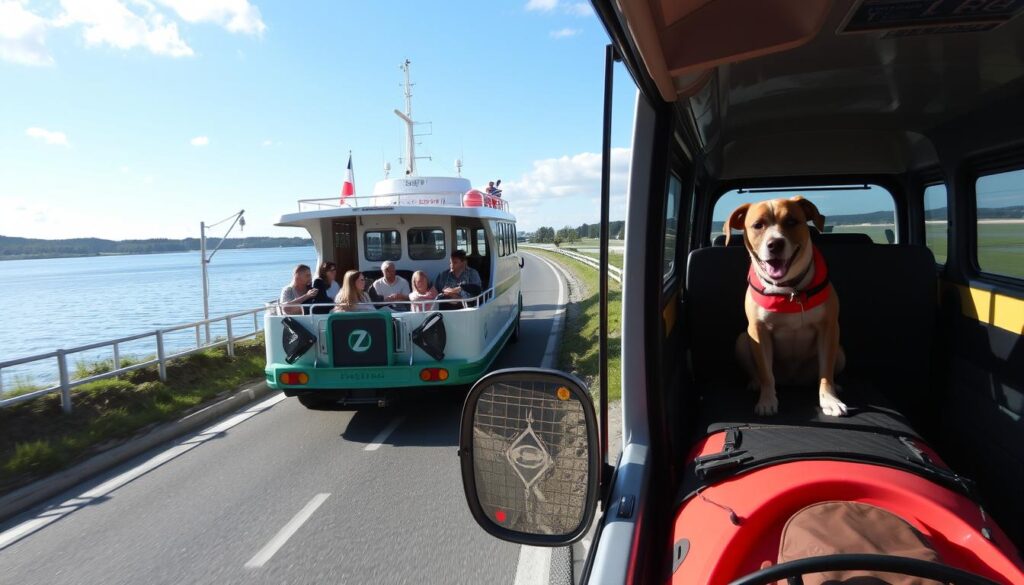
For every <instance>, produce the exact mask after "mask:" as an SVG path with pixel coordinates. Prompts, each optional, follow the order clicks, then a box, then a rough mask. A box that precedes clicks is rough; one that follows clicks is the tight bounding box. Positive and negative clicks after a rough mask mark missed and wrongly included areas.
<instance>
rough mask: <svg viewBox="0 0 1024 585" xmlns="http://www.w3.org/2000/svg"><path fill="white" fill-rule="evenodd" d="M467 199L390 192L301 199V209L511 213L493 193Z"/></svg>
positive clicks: (507, 206)
mask: <svg viewBox="0 0 1024 585" xmlns="http://www.w3.org/2000/svg"><path fill="white" fill-rule="evenodd" d="M429 197H437V198H439V199H440V202H438V203H424V202H423V201H424V198H429ZM454 197H457V198H458V200H459V203H458V204H454V203H448V200H449V198H454ZM466 203H467V202H466V200H465V199H463V196H462V195H460V194H457V193H436V194H431V193H388V194H382V195H360V196H355V195H350V196H348V197H345V198H344V199H342V198H340V197H320V198H316V199H299V211H308V209H306V208H310V207H311V208H313V210H322V209H342V208H346V207H350V208H353V209H358V208H360V207H381V206H393V205H410V206H414V207H415V206H429V207H482V208H490V209H500V210H501V211H506V212H509V213H511V210H510V209H509V205H508V201H506V200H504V199H502V198H501V197H494V196H493V195H486V194H485V195H483V196H482V198H481V199H480V202H479V204H477V205H467V204H466Z"/></svg>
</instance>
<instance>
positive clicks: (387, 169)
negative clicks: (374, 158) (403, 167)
mask: <svg viewBox="0 0 1024 585" xmlns="http://www.w3.org/2000/svg"><path fill="white" fill-rule="evenodd" d="M389 174H391V163H389V162H387V161H384V178H385V179H386V178H388V175H389Z"/></svg>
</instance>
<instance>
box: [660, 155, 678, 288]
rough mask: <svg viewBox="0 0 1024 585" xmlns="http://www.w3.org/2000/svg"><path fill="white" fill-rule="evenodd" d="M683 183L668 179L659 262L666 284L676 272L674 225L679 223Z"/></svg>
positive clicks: (674, 177) (671, 177) (672, 178)
mask: <svg viewBox="0 0 1024 585" xmlns="http://www.w3.org/2000/svg"><path fill="white" fill-rule="evenodd" d="M682 193H683V182H682V181H681V180H679V177H677V176H675V175H674V174H673V175H670V176H669V179H668V198H667V200H666V201H665V251H664V256H662V260H661V277H662V282H668V280H669V279H670V278H672V275H673V274H674V273H675V271H676V225H677V222H678V221H679V198H680V197H681V196H682Z"/></svg>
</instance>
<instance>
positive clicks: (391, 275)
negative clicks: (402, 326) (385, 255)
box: [373, 260, 411, 311]
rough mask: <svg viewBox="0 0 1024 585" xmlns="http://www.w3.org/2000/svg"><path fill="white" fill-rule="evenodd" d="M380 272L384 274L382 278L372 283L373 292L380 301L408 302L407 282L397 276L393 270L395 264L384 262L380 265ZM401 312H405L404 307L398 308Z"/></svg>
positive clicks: (396, 272)
mask: <svg viewBox="0 0 1024 585" xmlns="http://www.w3.org/2000/svg"><path fill="white" fill-rule="evenodd" d="M380 271H381V272H383V273H384V276H382V277H380V278H378V279H377V280H375V281H374V282H373V291H374V292H375V293H377V296H379V297H380V300H382V301H388V302H392V301H408V300H409V293H410V292H411V291H410V290H409V282H408V281H406V280H405V279H404V278H402V277H401V276H398V269H396V268H395V263H394V262H392V261H391V260H385V261H384V262H383V263H382V264H381V265H380ZM400 308H401V310H403V311H404V310H406V308H405V306H404V305H402V306H400Z"/></svg>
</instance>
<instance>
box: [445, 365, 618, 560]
mask: <svg viewBox="0 0 1024 585" xmlns="http://www.w3.org/2000/svg"><path fill="white" fill-rule="evenodd" d="M459 456H460V457H461V459H462V461H461V465H462V486H463V488H464V489H465V491H466V502H467V503H468V504H469V509H470V512H472V514H473V518H474V519H476V521H477V524H479V525H480V527H481V528H483V529H484V530H486V531H487V532H488V533H490V534H491V535H492V536H496V537H498V538H500V539H502V540H507V541H510V542H517V543H520V544H527V545H533V546H564V545H566V544H570V543H573V542H576V541H577V540H579V539H580V538H582V537H583V535H584V533H586V531H587V529H588V528H589V527H590V523H591V522H592V521H593V520H594V511H595V509H596V507H597V501H598V496H599V494H598V479H599V478H598V473H599V469H600V449H599V445H598V438H597V420H596V417H595V416H594V403H593V401H592V400H591V398H590V394H589V393H588V392H587V390H586V386H585V385H584V383H583V382H581V381H580V380H579V378H576V377H575V376H571V375H569V374H565V373H562V372H558V371H556V370H544V369H538V368H513V369H507V370H499V371H496V372H493V373H491V374H488V375H487V376H484V377H483V378H481V379H480V381H478V382H477V383H476V384H475V385H473V388H472V390H470V391H469V395H468V396H467V397H466V403H465V405H464V406H463V408H462V429H461V432H460V435H459Z"/></svg>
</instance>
